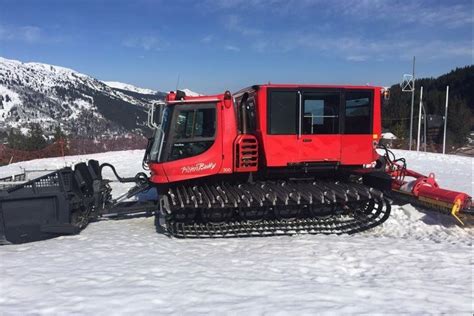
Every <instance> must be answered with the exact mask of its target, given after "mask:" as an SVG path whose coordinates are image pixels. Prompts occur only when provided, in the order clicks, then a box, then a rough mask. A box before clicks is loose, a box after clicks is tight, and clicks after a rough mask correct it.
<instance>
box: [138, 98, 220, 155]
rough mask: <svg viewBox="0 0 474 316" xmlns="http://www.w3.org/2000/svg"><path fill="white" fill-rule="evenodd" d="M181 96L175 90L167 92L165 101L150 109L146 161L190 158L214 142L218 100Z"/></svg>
mask: <svg viewBox="0 0 474 316" xmlns="http://www.w3.org/2000/svg"><path fill="white" fill-rule="evenodd" d="M184 97H185V95H184V93H183V92H182V91H179V90H178V91H177V93H170V94H169V95H168V97H167V103H166V104H165V103H161V104H160V105H159V107H158V108H157V109H156V108H155V109H153V110H150V111H151V115H150V113H149V117H150V116H151V118H149V125H151V126H150V127H152V128H154V129H155V132H154V135H153V138H152V139H151V144H150V146H149V147H150V148H149V153H148V156H147V157H146V158H147V159H146V160H147V162H168V161H174V160H178V159H184V158H188V157H193V156H196V155H199V154H201V153H203V152H204V151H206V150H208V149H209V148H210V147H211V146H212V144H213V143H214V140H215V136H216V125H217V121H216V105H217V101H218V100H217V99H213V98H205V99H195V100H192V99H191V100H189V99H188V100H184ZM185 101H186V102H185ZM157 114H158V115H157Z"/></svg>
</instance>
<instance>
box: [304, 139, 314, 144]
mask: <svg viewBox="0 0 474 316" xmlns="http://www.w3.org/2000/svg"><path fill="white" fill-rule="evenodd" d="M312 141H313V140H312V139H309V138H305V139H303V143H310V142H312Z"/></svg>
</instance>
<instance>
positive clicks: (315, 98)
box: [145, 84, 471, 237]
mask: <svg viewBox="0 0 474 316" xmlns="http://www.w3.org/2000/svg"><path fill="white" fill-rule="evenodd" d="M388 96H389V91H388V90H386V89H384V88H381V87H369V86H333V85H331V86H327V85H326V86H324V85H291V84H290V85H275V84H267V85H256V86H252V87H249V88H246V89H243V90H241V91H239V92H237V93H235V94H233V95H232V94H231V93H230V92H226V93H224V94H221V95H215V96H200V97H187V96H186V95H185V94H183V93H182V92H179V91H178V92H177V93H170V94H169V95H168V97H167V100H166V105H165V106H164V107H162V111H160V112H161V114H160V115H161V117H162V119H161V120H160V124H159V125H157V129H156V132H155V136H154V138H153V139H152V140H151V141H150V146H149V148H148V150H147V154H146V157H145V161H146V163H147V164H148V166H149V168H150V171H151V177H150V182H151V183H153V184H154V185H155V186H156V187H157V189H158V192H159V196H160V217H161V218H162V221H161V225H162V226H163V228H164V229H165V230H166V231H167V232H168V233H170V234H171V235H174V236H180V237H200V236H209V235H211V236H214V235H219V236H248V235H254V234H259V235H262V234H263V235H264V234H272V235H273V234H278V233H287V232H300V231H304V232H310V233H355V232H359V231H363V230H366V229H369V228H372V227H374V226H376V225H379V224H381V223H382V222H384V221H385V220H386V219H387V218H388V216H389V212H390V202H389V201H388V200H387V198H386V195H384V192H385V193H394V194H396V197H400V196H401V197H403V198H404V199H408V200H409V201H410V202H417V203H422V204H423V205H424V206H427V207H429V208H436V209H442V210H448V211H449V212H450V213H451V214H452V215H453V216H454V217H456V219H458V220H459V221H461V220H460V218H459V217H460V216H461V215H464V214H465V213H466V212H467V210H468V209H469V208H470V207H471V198H470V197H469V196H468V195H467V194H464V193H459V192H453V191H448V190H444V189H440V188H439V187H438V185H437V184H436V182H435V181H434V176H432V175H430V176H429V177H425V176H422V175H420V174H418V173H415V172H413V171H410V170H407V169H406V165H405V164H401V162H403V159H401V160H395V158H394V157H392V156H390V155H391V153H390V151H388V150H387V151H386V152H387V153H386V155H385V156H383V157H381V156H379V154H378V153H377V151H376V148H377V145H378V141H379V139H380V137H381V104H382V102H383V100H384V99H387V98H388ZM392 155H393V154H392ZM410 176H412V177H415V178H416V180H415V181H413V182H407V181H405V177H410ZM389 196H391V194H389ZM461 223H462V222H461Z"/></svg>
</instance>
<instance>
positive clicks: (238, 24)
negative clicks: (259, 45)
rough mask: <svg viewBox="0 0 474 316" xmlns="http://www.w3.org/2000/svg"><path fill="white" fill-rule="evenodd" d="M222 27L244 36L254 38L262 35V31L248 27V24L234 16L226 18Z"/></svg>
mask: <svg viewBox="0 0 474 316" xmlns="http://www.w3.org/2000/svg"><path fill="white" fill-rule="evenodd" d="M224 25H225V28H226V29H227V30H229V31H232V32H237V33H239V34H241V35H244V36H256V35H261V34H262V33H263V31H262V30H260V29H258V28H256V27H252V26H250V23H244V22H243V21H242V18H241V17H240V16H238V15H236V14H231V15H228V16H226V17H225V22H224Z"/></svg>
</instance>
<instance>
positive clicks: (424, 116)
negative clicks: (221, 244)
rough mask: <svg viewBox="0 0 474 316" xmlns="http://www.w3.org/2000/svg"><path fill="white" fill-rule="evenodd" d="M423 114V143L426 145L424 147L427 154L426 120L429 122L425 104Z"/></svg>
mask: <svg viewBox="0 0 474 316" xmlns="http://www.w3.org/2000/svg"><path fill="white" fill-rule="evenodd" d="M423 112H424V113H425V114H424V115H423V131H424V132H423V143H424V146H425V152H426V120H427V116H428V114H427V113H426V107H425V105H424V104H423Z"/></svg>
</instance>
